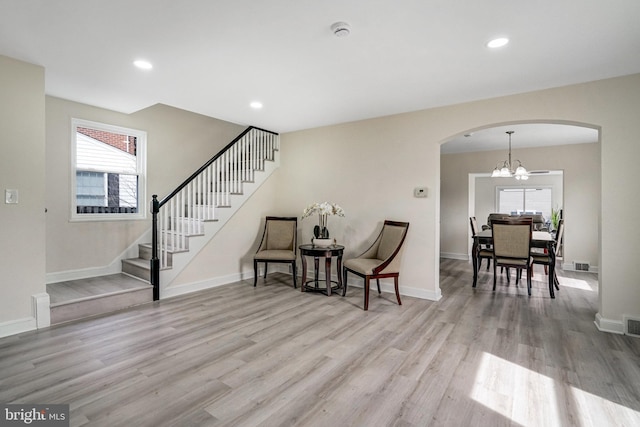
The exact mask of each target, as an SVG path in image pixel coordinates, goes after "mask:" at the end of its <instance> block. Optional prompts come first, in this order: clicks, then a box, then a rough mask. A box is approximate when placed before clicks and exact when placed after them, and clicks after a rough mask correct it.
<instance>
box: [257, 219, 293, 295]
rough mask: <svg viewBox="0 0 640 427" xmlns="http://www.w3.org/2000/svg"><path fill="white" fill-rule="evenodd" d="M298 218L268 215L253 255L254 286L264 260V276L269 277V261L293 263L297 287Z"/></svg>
mask: <svg viewBox="0 0 640 427" xmlns="http://www.w3.org/2000/svg"><path fill="white" fill-rule="evenodd" d="M297 230H298V218H296V217H278V216H268V217H267V218H266V220H265V223H264V232H263V233H262V241H261V242H260V246H259V247H258V251H257V252H256V254H255V255H254V256H253V286H256V284H257V283H258V263H259V262H264V277H265V279H266V278H267V268H268V265H269V263H287V264H291V266H292V267H291V268H292V272H293V287H294V288H296V287H297V285H296V258H297V253H296V250H297V234H298V233H297Z"/></svg>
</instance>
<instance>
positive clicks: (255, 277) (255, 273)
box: [253, 260, 258, 288]
mask: <svg viewBox="0 0 640 427" xmlns="http://www.w3.org/2000/svg"><path fill="white" fill-rule="evenodd" d="M257 283H258V261H256V260H253V287H254V288H255V287H256V284H257Z"/></svg>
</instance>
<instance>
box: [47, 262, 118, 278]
mask: <svg viewBox="0 0 640 427" xmlns="http://www.w3.org/2000/svg"><path fill="white" fill-rule="evenodd" d="M120 261H121V259H120V258H118V259H117V260H116V261H114V262H112V263H111V264H109V265H106V266H103V267H92V268H83V269H80V270H69V271H58V272H55V273H47V276H46V283H47V284H50V283H58V282H66V281H68V280H80V279H88V278H90V277H98V276H106V275H108V274H118V273H121V272H122V265H121V263H120Z"/></svg>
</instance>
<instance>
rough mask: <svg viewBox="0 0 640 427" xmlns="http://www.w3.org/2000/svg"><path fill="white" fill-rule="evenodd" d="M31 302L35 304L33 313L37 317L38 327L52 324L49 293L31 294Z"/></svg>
mask: <svg viewBox="0 0 640 427" xmlns="http://www.w3.org/2000/svg"><path fill="white" fill-rule="evenodd" d="M31 302H32V304H33V313H34V314H35V318H36V327H37V328H38V329H40V328H46V327H49V326H51V309H50V308H49V306H50V299H49V294H48V293H46V292H42V293H40V294H35V295H31Z"/></svg>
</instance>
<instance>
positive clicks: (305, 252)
mask: <svg viewBox="0 0 640 427" xmlns="http://www.w3.org/2000/svg"><path fill="white" fill-rule="evenodd" d="M299 249H300V258H301V259H302V286H300V291H301V292H305V291H314V292H321V293H323V294H325V295H327V296H331V291H336V290H338V289H342V253H343V252H344V246H341V245H331V246H315V245H301V246H300V247H299ZM308 256H309V257H313V262H314V266H315V271H314V279H313V280H307V260H306V257H308ZM333 257H336V258H337V263H336V270H337V273H338V281H335V280H331V258H333ZM320 258H324V274H325V281H324V286H320V285H321V284H323V283H321V282H319V281H318V269H319V267H320ZM334 284H335V285H334Z"/></svg>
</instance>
